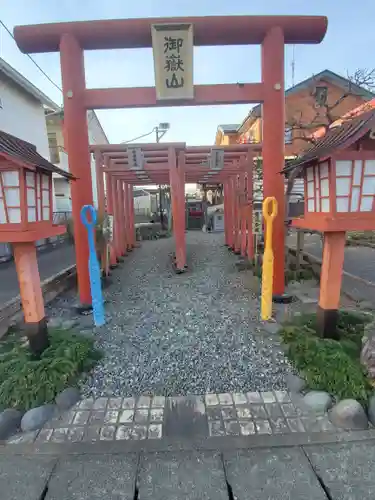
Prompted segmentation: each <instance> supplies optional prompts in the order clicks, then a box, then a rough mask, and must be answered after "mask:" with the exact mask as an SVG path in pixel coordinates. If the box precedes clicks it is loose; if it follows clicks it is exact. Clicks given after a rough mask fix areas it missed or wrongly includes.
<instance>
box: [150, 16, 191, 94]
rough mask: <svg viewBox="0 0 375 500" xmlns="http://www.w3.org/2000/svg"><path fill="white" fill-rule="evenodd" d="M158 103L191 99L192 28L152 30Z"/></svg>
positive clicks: (162, 26) (178, 26)
mask: <svg viewBox="0 0 375 500" xmlns="http://www.w3.org/2000/svg"><path fill="white" fill-rule="evenodd" d="M151 35H152V50H153V54H154V70H155V88H156V99H157V100H172V99H193V98H194V82H193V48H194V45H193V25H192V24H153V25H152V26H151Z"/></svg>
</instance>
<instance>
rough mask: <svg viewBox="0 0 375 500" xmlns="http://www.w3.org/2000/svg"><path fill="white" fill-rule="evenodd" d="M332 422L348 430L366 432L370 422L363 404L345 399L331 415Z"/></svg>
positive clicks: (336, 406)
mask: <svg viewBox="0 0 375 500" xmlns="http://www.w3.org/2000/svg"><path fill="white" fill-rule="evenodd" d="M330 417H331V422H332V423H333V424H334V425H336V426H337V427H341V428H342V429H346V430H364V429H367V428H368V420H367V415H366V412H365V410H364V409H363V407H362V405H361V403H359V402H358V401H356V400H355V399H343V400H342V401H340V402H339V403H337V405H335V406H334V407H333V408H332V410H331V413H330Z"/></svg>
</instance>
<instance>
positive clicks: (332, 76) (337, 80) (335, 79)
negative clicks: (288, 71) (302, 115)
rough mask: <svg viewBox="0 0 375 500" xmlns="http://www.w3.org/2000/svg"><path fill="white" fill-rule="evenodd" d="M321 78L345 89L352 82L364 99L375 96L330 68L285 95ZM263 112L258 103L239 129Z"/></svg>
mask: <svg viewBox="0 0 375 500" xmlns="http://www.w3.org/2000/svg"><path fill="white" fill-rule="evenodd" d="M321 80H328V81H329V82H332V83H334V84H335V85H337V86H338V87H340V88H342V89H343V90H347V89H348V85H349V84H350V85H351V87H352V92H353V93H354V94H356V95H358V96H360V97H363V99H367V100H370V99H373V98H374V97H375V94H374V93H373V92H370V91H369V90H366V89H365V88H363V87H361V86H359V85H356V84H354V83H352V82H350V80H349V79H348V78H344V77H343V76H341V75H338V74H337V73H334V72H333V71H331V70H329V69H325V70H324V71H321V72H320V73H317V74H316V75H313V76H311V77H310V78H307V79H306V80H303V81H302V82H300V83H297V85H294V86H293V87H290V88H289V89H287V90H286V91H285V97H288V96H290V95H293V94H296V93H298V92H300V91H301V90H306V89H308V88H309V87H310V86H311V84H312V83H313V82H314V81H315V82H317V81H321ZM261 114H262V105H261V104H258V105H257V106H254V107H253V108H252V109H251V110H250V111H249V113H248V115H247V116H246V118H245V119H244V121H243V122H242V123H241V125H239V127H238V131H239V130H240V129H241V127H242V126H243V125H244V124H245V122H246V121H247V119H248V118H249V117H252V118H253V119H256V118H260V116H261Z"/></svg>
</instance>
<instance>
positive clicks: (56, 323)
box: [48, 318, 62, 328]
mask: <svg viewBox="0 0 375 500" xmlns="http://www.w3.org/2000/svg"><path fill="white" fill-rule="evenodd" d="M61 324H62V319H61V318H49V320H48V328H61Z"/></svg>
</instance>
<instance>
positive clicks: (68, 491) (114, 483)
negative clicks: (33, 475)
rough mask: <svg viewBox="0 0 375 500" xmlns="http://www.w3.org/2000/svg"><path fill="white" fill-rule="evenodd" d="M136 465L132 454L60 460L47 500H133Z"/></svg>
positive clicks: (77, 456) (79, 456) (71, 457)
mask: <svg viewBox="0 0 375 500" xmlns="http://www.w3.org/2000/svg"><path fill="white" fill-rule="evenodd" d="M137 464H138V458H137V455H135V454H126V455H125V454H124V455H122V454H119V455H91V456H89V455H75V456H70V457H66V458H63V459H62V460H61V461H60V462H59V464H58V466H57V467H56V470H55V471H54V474H53V476H52V478H51V480H50V483H49V487H48V492H47V495H46V500H73V499H74V500H89V499H90V500H103V499H106V500H133V498H134V491H135V481H136V473H137ZM17 498H18V497H17ZM20 499H21V497H20ZM22 500H23V499H22ZM33 500H34V499H33Z"/></svg>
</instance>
